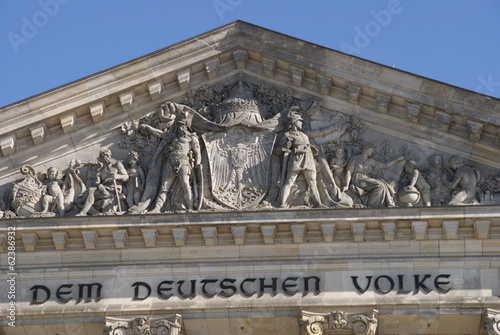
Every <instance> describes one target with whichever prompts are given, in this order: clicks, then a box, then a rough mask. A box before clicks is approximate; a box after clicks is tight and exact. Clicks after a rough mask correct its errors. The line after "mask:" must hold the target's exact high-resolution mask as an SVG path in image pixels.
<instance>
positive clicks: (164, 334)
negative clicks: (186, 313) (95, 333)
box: [104, 314, 182, 335]
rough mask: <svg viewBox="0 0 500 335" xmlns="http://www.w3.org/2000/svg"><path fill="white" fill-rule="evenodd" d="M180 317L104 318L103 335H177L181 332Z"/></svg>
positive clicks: (177, 315) (175, 315)
mask: <svg viewBox="0 0 500 335" xmlns="http://www.w3.org/2000/svg"><path fill="white" fill-rule="evenodd" d="M181 323H182V317H181V315H179V314H174V315H170V316H164V317H161V316H154V315H153V316H147V317H146V316H139V317H137V318H134V319H126V318H114V317H106V324H105V326H104V335H141V334H153V335H179V334H181V332H182V326H181Z"/></svg>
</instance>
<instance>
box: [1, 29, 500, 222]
mask: <svg viewBox="0 0 500 335" xmlns="http://www.w3.org/2000/svg"><path fill="white" fill-rule="evenodd" d="M238 85H241V87H244V90H246V93H245V94H246V95H242V93H241V92H240V93H238V94H239V95H238V94H237V93H234V92H235V90H236V87H237V86H238ZM230 98H238V99H240V100H242V101H243V102H241V101H240V102H241V104H242V105H237V104H236V105H231V104H228V103H227V100H228V99H230ZM245 100H247V101H245ZM248 101H251V102H252V103H254V104H255V106H258V107H257V109H258V110H257V111H256V110H255V108H256V107H255V106H253V105H251V104H250V107H249V106H248V103H247V102H248ZM167 102H170V103H172V104H170V105H168V106H169V107H168V108H167V107H164V106H165V105H164V104H165V103H167ZM162 106H163V107H162ZM172 106H174V107H172ZM184 106H187V107H186V108H185V107H184ZM228 106H229V107H228ZM293 106H297V107H298V114H300V117H301V118H302V119H303V123H304V126H303V129H302V130H300V129H299V130H297V131H298V132H299V133H302V134H304V136H305V138H306V139H305V140H304V139H302V140H300V139H299V140H297V139H296V138H295V139H294V138H292V139H291V140H290V141H292V140H297V141H298V142H300V143H299V144H298V145H304V146H306V147H307V148H306V149H305V150H306V151H307V153H306V156H307V157H302V156H300V155H304V154H303V153H300V154H296V155H295V154H294V150H298V149H296V148H295V147H293V144H292V145H291V147H289V148H288V149H290V150H289V152H287V151H286V150H283V149H287V148H286V147H284V146H283V145H282V143H285V146H286V143H287V141H286V139H287V136H288V135H287V132H289V131H290V130H289V128H290V125H291V122H292V121H293V116H290V108H291V107H293ZM224 108H226V109H224ZM227 108H235V110H227ZM222 109H224V110H223V111H222V112H221V110H222ZM183 111H184V113H185V114H186V115H187V116H185V117H186V118H187V120H185V121H183V122H179V120H181V117H183ZM231 112H234V113H240V114H241V115H238V116H234V115H231ZM498 112H500V101H499V100H497V99H494V98H490V97H487V96H482V95H477V94H475V93H473V92H469V91H466V90H463V89H460V88H457V87H453V86H450V85H446V84H443V83H439V82H436V81H433V80H430V79H426V78H423V77H419V76H416V75H413V74H409V73H405V72H402V71H399V70H396V69H392V68H390V67H386V66H383V65H380V64H375V63H372V62H369V61H366V60H363V59H360V58H356V57H353V56H350V55H346V54H343V53H341V52H338V51H335V50H331V49H327V48H324V47H320V46H317V45H314V44H311V43H308V42H305V41H301V40H298V39H295V38H293V37H289V36H285V35H282V34H279V33H276V32H273V31H269V30H266V29H263V28H260V27H257V26H253V25H251V24H248V23H245V22H240V21H238V22H234V23H231V24H229V25H227V26H224V27H221V28H218V29H215V30H213V31H210V32H208V33H205V34H202V35H200V36H197V37H195V38H193V39H189V40H186V41H184V42H181V43H178V44H176V45H173V46H170V47H168V48H165V49H163V50H159V51H157V52H154V53H151V54H149V55H146V56H144V57H141V58H138V59H136V60H133V61H130V62H128V63H125V64H122V65H119V66H117V67H114V68H112V69H109V70H106V71H103V72H101V73H98V74H95V75H92V76H89V77H87V78H84V79H81V80H79V81H76V82H74V83H70V84H68V85H65V86H62V87H59V88H57V89H54V90H52V91H49V92H46V93H43V94H40V95H38V96H35V97H32V98H29V99H26V100H23V101H21V102H19V103H15V104H12V105H10V106H7V107H4V108H3V109H2V110H0V119H1V120H2V123H1V125H0V134H2V136H1V138H0V149H1V156H0V191H1V192H2V193H4V194H5V202H6V205H5V206H4V208H5V210H13V208H12V207H9V206H11V201H12V200H13V199H12V198H13V197H14V198H15V196H16V195H15V194H12V188H13V185H20V186H19V187H18V188H22V187H25V189H26V190H25V191H26V192H28V191H33V190H35V193H36V194H35V197H38V198H37V199H38V201H42V200H40V199H41V198H42V193H43V192H46V191H45V190H46V189H47V186H48V181H47V176H46V175H45V176H41V177H40V176H37V174H40V173H42V174H47V170H48V169H49V168H50V167H53V168H55V169H57V170H58V171H59V175H58V178H59V179H61V183H69V182H70V181H68V180H69V179H71V180H72V183H75V179H76V177H77V176H78V177H79V178H81V183H83V184H85V183H86V182H87V180H86V178H87V175H89V174H91V172H92V171H91V170H92V169H94V170H96V171H97V170H99V169H100V168H102V163H101V165H99V164H98V161H97V158H98V156H99V153H100V151H101V150H102V149H109V150H110V152H111V155H112V158H113V159H114V160H117V162H121V163H120V164H121V166H122V167H123V168H124V169H130V168H131V167H130V166H129V165H128V160H129V153H130V152H131V151H136V152H137V153H138V157H139V163H140V165H142V168H143V170H144V171H143V173H144V177H140V178H136V179H137V181H136V186H137V185H139V181H138V180H139V179H141V178H142V179H144V180H145V181H144V182H145V183H146V184H148V183H149V184H151V183H153V182H148V180H149V181H150V180H153V179H154V180H155V182H154V183H155V186H154V187H151V186H149V188H148V187H146V186H145V185H142V186H141V187H138V191H137V192H138V195H136V197H137V198H138V199H140V200H136V203H137V202H139V203H144V201H146V200H149V202H148V203H147V204H145V205H144V208H142V209H146V208H149V210H151V208H152V207H153V205H154V202H155V199H156V198H157V197H159V192H160V191H159V190H160V189H161V183H162V177H164V176H165V173H167V172H165V171H166V170H165V171H164V170H162V169H163V168H164V167H165V166H166V165H168V164H169V163H168V160H169V159H171V158H170V157H171V156H169V153H171V152H172V150H174V151H175V150H176V149H175V145H174V144H172V143H171V142H168V141H169V140H168V139H163V140H162V138H161V136H160V137H159V136H156V137H155V136H154V134H153V133H151V132H149V133H147V130H144V129H143V128H140V127H139V128H138V124H148V125H150V126H152V127H154V128H156V129H157V130H158V131H159V132H164V135H165V136H167V135H168V136H171V137H172V136H173V137H176V136H180V135H179V134H178V133H177V129H178V128H180V124H183V123H186V124H187V126H188V130H189V132H190V133H191V135H190V136H191V137H194V138H195V140H189V141H187V142H189V143H188V144H186V143H184V144H182V143H181V144H178V145H179V146H182V145H192V146H193V145H195V144H193V143H192V142H196V141H197V142H198V143H199V151H200V155H201V156H202V157H201V158H200V160H201V161H200V162H201V166H203V170H200V171H197V170H196V167H195V164H194V163H193V162H194V161H195V160H196V157H194V156H196V154H192V153H193V152H194V151H193V150H194V149H190V150H191V151H189V150H188V151H189V153H190V155H191V156H192V157H188V158H187V160H186V163H185V164H188V165H189V164H191V165H190V166H189V167H186V170H185V171H181V172H179V170H176V169H177V168H176V167H175V166H174V165H175V164H174V163H172V164H173V165H172V166H171V167H169V168H168V169H170V170H172V171H173V170H176V171H173V172H172V173H173V174H174V175H175V178H174V177H172V178H173V181H172V183H174V184H173V186H170V185H169V187H170V188H169V190H168V199H169V201H171V202H172V204H171V206H173V207H172V208H170V209H172V210H174V209H177V208H182V207H183V206H184V203H185V202H186V201H188V200H186V199H188V198H189V197H185V196H184V195H182V189H185V188H186V187H188V186H187V185H188V184H189V187H190V188H192V191H191V193H192V195H191V197H192V198H193V200H192V202H193V208H188V209H189V210H203V209H206V210H242V209H262V208H263V207H266V208H278V207H280V206H281V207H283V206H285V207H293V206H298V207H304V206H306V207H309V206H316V207H321V206H325V207H331V208H334V207H346V206H347V207H353V206H354V207H355V206H358V207H374V206H375V207H386V206H389V205H390V204H387V203H384V204H378V205H376V203H377V201H374V202H373V201H372V200H370V197H380V195H374V194H370V192H372V190H371V189H369V187H368V186H365V187H363V186H362V185H363V182H362V181H359V184H355V183H354V181H353V178H360V176H362V174H361V173H360V171H358V170H356V168H357V167H356V166H355V165H356V162H358V165H363V164H365V165H370V166H369V167H367V169H368V170H370V171H367V172H366V174H367V176H368V174H370V178H375V177H376V179H377V180H378V181H377V183H382V184H384V185H383V186H380V185H379V186H377V187H381V188H382V189H383V191H381V192H386V193H387V194H386V195H384V196H385V197H391V198H395V201H396V206H400V207H405V206H407V205H409V203H401V202H399V203H398V195H397V192H398V188H399V190H402V189H403V188H404V187H405V186H408V185H404V183H410V184H413V185H411V186H413V188H412V189H411V190H412V192H416V193H419V194H420V195H422V194H424V192H431V193H432V192H441V198H440V199H437V200H436V199H434V198H433V199H430V200H429V201H431V200H432V201H433V205H435V206H437V205H449V204H452V205H457V204H459V205H469V204H470V205H472V204H482V205H491V204H495V205H496V204H500V188H499V187H498V186H499V184H498V181H497V179H496V176H497V175H498V174H499V173H500V150H499V149H498V136H499V132H498V129H499V125H500V118H498ZM169 113H171V114H175V117H174V118H173V119H169V115H170V114H169ZM221 113H222V114H224V113H225V114H224V115H223V116H221ZM243 114H244V115H243ZM134 122H135V123H134ZM168 129H170V133H169V132H168ZM294 131H295V130H294ZM168 136H167V137H168ZM166 141H167V142H168V143H167V142H166ZM280 141H281V142H280ZM301 141H302V142H304V141H305V142H304V143H302V142H301ZM292 142H293V141H292ZM306 142H307V143H306ZM255 143H259V146H257V145H254V144H255ZM367 144H371V145H373V146H374V153H373V155H371V156H370V157H362V156H363V148H364V147H366V145H367ZM176 145H177V144H176ZM309 146H310V148H309ZM169 147H174V148H173V149H172V148H170V149H168V148H169ZM311 148H313V149H311ZM339 149H342V151H343V154H344V157H343V158H338V159H337V160H335V157H334V156H335V152H336V151H337V150H339ZM162 150H163V151H162ZM184 150H187V149H184ZM238 150H239V151H238ZM308 150H309V151H311V152H310V154H311V155H310V157H309V151H308ZM188 151H185V153H188ZM299 151H300V150H299ZM256 156H258V157H260V158H259V159H258V160H256V159H254V157H256ZM299 156H300V157H299ZM437 156H439V157H441V159H442V162H443V168H442V169H440V173H442V175H440V176H439V177H432V176H431V177H426V176H428V175H432V173H433V170H432V167H431V166H429V162H430V160H429V159H431V160H433V161H434V160H436V159H437V158H435V157H437ZM452 156H458V157H460V158H461V164H462V165H461V166H463V168H462V169H461V170H460V171H459V169H460V167H458V166H457V167H452V166H451V165H450V163H449V159H450V158H451V157H452ZM297 157H299V158H297ZM399 157H403V158H404V159H399ZM292 159H297V160H300V159H302V160H304V162H302V163H298V164H297V166H296V167H292V165H293V164H291V163H289V161H291V160H292ZM308 160H312V163H311V162H306V161H308ZM368 160H369V161H368ZM408 161H414V162H415V163H414V164H413V165H412V164H408V165H407V172H406V174H407V175H406V176H403V177H402V175H404V174H405V173H404V171H405V170H404V167H405V164H406V162H408ZM452 161H453V160H452ZM285 162H286V163H285ZM349 162H351V164H349ZM374 162H375V163H374ZM391 163H394V164H391ZM113 164H115V163H113ZM155 164H156V165H155ZM177 164H178V165H179V164H180V165H182V164H184V163H183V162H181V163H177ZM287 164H288V165H287ZM301 164H302V165H301ZM457 164H459V163H457ZM70 165H71V167H69V166H70ZM75 165H76V166H75ZM299 165H300V166H299ZM333 165H337V167H336V168H335V167H334V166H333ZM383 165H387V169H382V167H383ZM24 166H28V167H26V168H25V169H24V171H25V174H24V175H23V173H21V172H20V169H21V168H22V167H24ZM115 168H116V166H115ZM120 168H121V167H119V168H118V170H119V169H120ZM361 168H362V167H361ZM165 169H167V168H165ZM168 169H167V170H168ZM335 169H336V170H335ZM349 169H351V170H350V172H349V177H348V178H347V177H346V175H347V171H348V170H349ZM181 170H182V169H181ZM312 170H315V171H314V174H315V175H316V176H315V178H316V179H317V180H316V181H315V183H316V188H318V190H317V191H315V190H311V186H310V178H313V177H312V176H311V175H310V174H309V171H312ZM30 171H31V172H30ZM304 171H305V172H307V173H305V172H304ZM415 171H418V172H416V173H420V175H419V176H418V178H419V179H418V180H419V181H418V182H413V183H412V182H411V179H412V173H415ZM295 172H296V173H297V175H298V181H291V182H290V184H293V185H289V186H290V187H291V188H292V190H291V191H289V192H290V193H291V194H290V195H289V197H290V198H288V197H287V199H285V200H282V201H280V200H279V198H280V193H281V192H282V189H283V185H284V184H286V181H287V178H291V179H293V178H292V177H290V175H292V174H293V173H295ZM434 172H435V171H434ZM72 173H73V175H72ZM96 173H97V172H96ZM155 173H156V176H154V177H150V176H151V175H154V174H155ZM128 174H129V175H130V174H132V173H131V172H129V173H128ZM179 174H181V175H182V174H184V175H187V177H185V178H186V181H180V180H181V179H182V178H180V177H179ZM197 174H198V176H196V175H197ZM461 174H463V175H464V178H469V179H470V178H472V177H473V178H476V181H475V182H474V185H473V186H471V185H470V184H469V185H464V184H465V183H466V182H465V181H460V180H459V179H460V178H459V176H460V175H461ZM30 175H33V178H35V179H34V181H28V182H27V183H29V182H31V183H32V184H30V185H21V184H22V182H24V181H25V180H26V179H25V178H26V176H30ZM94 175H95V173H94ZM70 176H71V177H70ZM68 178H69V179H68ZM404 178H406V181H404ZM415 178H416V177H415ZM432 178H437V179H435V180H433V179H432ZM174 179H175V180H174ZM313 179H314V178H313ZM346 180H349V181H346ZM443 180H446V181H445V182H443ZM457 180H458V181H457ZM184 182H185V183H186V184H185V185H183V183H184ZM433 182H438V183H440V184H442V186H443V187H448V189H446V190H442V189H441V190H438V191H436V189H435V188H436V187H437V186H435V185H432V183H433ZM33 183H34V184H33ZM120 183H121V184H122V185H119V184H120ZM127 183H128V181H125V179H124V180H122V181H118V182H116V181H115V183H114V186H113V187H111V188H110V189H108V191H110V192H115V193H116V195H118V197H123V204H122V205H120V206H118V204H116V205H115V206H114V207H113V208H114V209H113V210H114V211H117V206H118V207H120V208H119V209H120V210H119V212H126V211H127V209H129V207H133V206H132V205H130V203H129V204H127V203H126V200H125V198H126V197H127V194H125V192H126V191H125V190H128V189H129V188H130V187H132V186H130V185H129V186H127V185H126V184H127ZM343 183H344V184H345V183H347V184H348V185H343ZM447 183H448V184H447ZM149 184H148V185H149ZM334 184H335V185H334ZM365 184H366V183H365ZM453 184H456V185H453ZM34 185H35V186H34ZM37 185H38V186H37ZM256 185H258V186H256ZM332 185H333V186H332ZM94 186H95V185H94ZM468 186H471V187H472V188H473V189H474V191H467V192H469V193H471V192H472V193H474V194H473V195H471V194H469V195H468V196H467V197H466V199H462V200H461V201H458V200H457V201H456V202H457V203H453V201H452V200H451V199H452V198H453V196H454V195H455V194H457V193H459V192H462V191H463V189H464V188H466V187H468ZM60 187H63V185H62V184H61V185H60ZM89 187H90V186H87V187H86V188H87V190H88V188H89ZM127 187H128V188H127ZM273 188H276V189H275V190H273ZM363 188H365V189H363ZM428 188H430V191H429V190H428ZM73 191H74V192H76V193H79V191H82V187H79V188H78V190H76V191H75V190H73ZM343 191H345V192H343ZM393 191H394V192H396V195H395V196H394V194H392V192H393ZM37 192H38V193H37ZM147 192H149V198H148V197H147V196H145V195H144V194H146V193H147ZM173 192H174V193H175V192H177V193H178V194H177V198H176V199H177V200H171V199H173V198H175V196H174V195H173V194H172V193H173ZM273 192H275V194H274V197H272V195H273ZM294 192H295V193H294ZM315 192H318V193H319V195H318V196H315V195H314V193H315ZM497 192H498V194H497ZM410 193H411V192H410ZM200 194H203V197H205V200H203V201H202V202H203V204H201V203H200V201H198V202H197V200H196V199H195V198H196V197H200V196H201V195H200ZM344 194H348V196H347V198H349V199H351V200H352V201H351V200H347V201H344V200H345V199H344ZM113 196H114V195H113ZM393 196H394V197H393ZM75 197H76V196H75ZM85 197H87V196H85ZM238 197H241V199H240V200H235V199H236V198H238ZM315 197H319V198H320V200H321V204H318V203H316V204H315V202H318V201H317V200H318V199H316V200H315ZM355 197H359V199H358V198H356V199H354V198H355ZM424 197H427V198H428V197H429V196H424ZM432 197H435V195H432ZM471 197H472V198H471ZM291 198H294V200H291ZM420 198H421V201H420V202H415V203H413V204H412V205H414V206H419V205H420V206H424V205H426V203H425V201H424V199H423V198H422V196H420ZM110 199H112V197H111V198H110ZM82 201H83V200H82ZM110 201H113V200H110ZM176 201H177V203H174V202H176ZM436 201H439V202H440V203H439V204H438V203H437V202H436ZM450 201H451V203H450ZM53 203H54V201H53V200H51V205H50V206H52V207H51V208H55V207H57V204H56V205H54V204H53ZM108 205H109V204H108ZM36 206H38V208H33V209H29V208H28V209H25V210H20V209H19V207H16V210H14V212H16V211H17V215H31V214H32V212H37V211H39V209H40V208H39V207H40V206H41V204H40V202H39V203H38V204H37V205H36ZM79 206H80V207H79V208H80V209H81V206H84V205H83V204H82V203H80V204H79ZM184 207H185V206H184ZM183 209H186V208H183ZM98 211H99V210H98ZM77 212H78V211H77V210H76V206H75V209H74V210H73V212H68V213H71V215H74V214H76V213H77ZM91 213H92V211H90V212H89V214H91Z"/></svg>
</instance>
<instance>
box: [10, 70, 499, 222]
mask: <svg viewBox="0 0 500 335" xmlns="http://www.w3.org/2000/svg"><path fill="white" fill-rule="evenodd" d="M183 102H184V104H181V103H177V102H170V101H167V102H165V103H164V104H162V105H161V106H159V108H157V109H156V110H154V111H152V112H150V113H148V114H147V115H144V116H142V117H141V118H139V119H135V120H131V121H128V122H126V123H124V124H123V125H122V126H121V130H122V133H123V135H122V138H121V140H120V141H119V143H114V144H112V145H108V147H103V148H101V150H100V152H99V153H97V154H96V162H87V163H85V162H81V161H75V160H73V161H72V162H71V163H70V164H69V166H67V167H66V168H65V167H63V166H55V167H50V168H49V169H45V170H44V171H38V172H36V171H35V169H34V168H32V167H31V166H23V167H22V168H21V173H22V174H23V175H24V179H22V180H19V181H16V182H14V183H12V186H11V187H10V188H9V189H8V190H7V192H5V193H6V194H5V196H4V197H0V198H1V199H0V200H1V201H0V206H1V208H0V217H3V218H12V217H26V216H76V215H116V214H124V213H128V214H141V213H163V212H179V211H186V212H191V211H203V210H255V209H273V208H276V209H277V208H289V207H301V208H308V207H317V208H349V207H358V208H363V207H365V208H381V207H411V206H443V205H450V206H460V205H478V204H500V187H498V184H499V183H498V180H499V179H500V178H498V175H499V174H498V172H496V173H494V174H490V175H486V174H485V173H481V172H480V169H479V168H478V167H477V166H474V165H472V164H470V163H468V162H466V161H465V160H464V159H462V158H461V157H458V156H451V157H445V156H444V155H443V154H440V153H432V154H423V152H424V151H423V150H419V148H417V147H415V146H414V147H411V148H410V147H409V146H408V144H402V145H400V147H399V150H398V148H394V144H393V143H389V142H388V141H387V140H382V141H374V140H373V134H372V138H370V139H366V140H363V139H362V138H363V136H364V134H365V132H366V129H367V126H366V125H365V124H364V123H363V122H362V121H361V120H360V119H359V118H358V117H357V116H356V115H345V114H343V113H340V112H337V111H332V110H325V109H323V108H321V105H320V103H319V102H318V101H314V100H310V99H305V98H299V95H294V92H293V91H292V90H291V89H278V88H275V87H267V86H265V85H264V84H255V83H251V82H245V81H243V80H241V79H240V80H238V81H237V82H235V83H233V84H228V85H225V86H224V85H220V84H219V85H217V86H214V87H208V86H206V85H204V86H202V87H200V88H199V89H198V90H196V91H188V92H187V95H186V97H185V98H184V101H183ZM120 152H121V155H120V154H119V153H120ZM124 153H125V154H124ZM115 155H116V156H115ZM121 157H123V158H124V159H123V161H122V160H120V159H119V158H121ZM446 159H448V160H447V161H446ZM387 171H391V172H390V173H387ZM394 171H397V172H394ZM494 172H495V171H494ZM481 178H482V179H481Z"/></svg>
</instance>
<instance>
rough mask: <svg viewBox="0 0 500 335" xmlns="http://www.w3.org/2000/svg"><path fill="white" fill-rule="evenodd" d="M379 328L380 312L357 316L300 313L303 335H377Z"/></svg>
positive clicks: (348, 314)
mask: <svg viewBox="0 0 500 335" xmlns="http://www.w3.org/2000/svg"><path fill="white" fill-rule="evenodd" d="M377 326H378V311H377V310H376V309H374V310H372V312H371V313H370V314H355V313H347V312H342V311H334V312H331V313H314V312H307V311H302V312H301V313H300V329H301V334H302V335H323V334H325V335H326V334H355V335H375V333H376V332H377Z"/></svg>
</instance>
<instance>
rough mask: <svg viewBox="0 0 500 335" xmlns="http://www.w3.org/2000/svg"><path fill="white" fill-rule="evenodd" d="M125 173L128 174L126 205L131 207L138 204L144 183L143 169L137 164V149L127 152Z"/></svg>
mask: <svg viewBox="0 0 500 335" xmlns="http://www.w3.org/2000/svg"><path fill="white" fill-rule="evenodd" d="M128 165H129V168H128V169H127V173H128V176H129V179H128V182H127V205H128V207H129V208H130V207H132V206H134V205H137V204H139V202H140V201H141V196H142V192H143V191H144V184H145V183H146V176H145V174H144V169H143V168H142V166H140V165H139V154H138V153H137V151H132V152H129V154H128Z"/></svg>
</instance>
